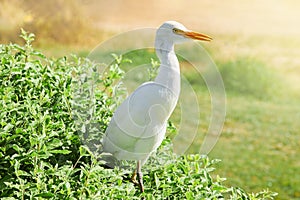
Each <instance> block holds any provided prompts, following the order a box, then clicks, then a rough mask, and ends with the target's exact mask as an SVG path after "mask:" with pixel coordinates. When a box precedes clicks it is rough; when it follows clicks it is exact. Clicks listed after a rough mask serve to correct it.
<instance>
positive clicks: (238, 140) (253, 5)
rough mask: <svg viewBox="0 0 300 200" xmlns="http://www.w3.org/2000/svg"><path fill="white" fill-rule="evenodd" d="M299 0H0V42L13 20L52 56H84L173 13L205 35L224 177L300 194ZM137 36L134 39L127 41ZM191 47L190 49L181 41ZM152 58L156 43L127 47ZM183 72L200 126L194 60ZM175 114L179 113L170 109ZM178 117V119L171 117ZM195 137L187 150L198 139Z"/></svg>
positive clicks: (201, 93) (206, 111)
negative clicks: (218, 87)
mask: <svg viewBox="0 0 300 200" xmlns="http://www.w3.org/2000/svg"><path fill="white" fill-rule="evenodd" d="M299 10H300V2H299V1H296V0H286V1H283V0H279V1H276V2H275V1H271V0H265V1H259V0H252V1H250V0H244V1H237V0H228V1H213V2H212V1H208V0H204V1H196V0H190V1H181V0H175V1H172V2H171V1H167V0H163V1H158V0H156V1H155V0H147V1H146V0H141V1H133V0H127V1H122V0H112V1H104V0H98V1H97V0H51V1H47V0H41V1H34V0H0V42H1V43H9V42H16V43H20V42H21V40H20V39H19V34H20V28H21V27H22V28H24V29H25V30H27V31H30V32H33V33H34V34H35V35H36V41H35V42H34V45H35V47H36V48H38V49H40V50H42V51H43V52H45V54H47V55H49V56H54V57H59V56H64V55H68V54H70V53H75V54H78V55H81V56H86V55H87V54H88V53H89V52H90V51H91V50H92V49H93V48H94V47H95V46H97V45H98V44H99V43H101V42H102V41H105V40H106V39H108V38H110V37H112V36H113V35H115V34H119V33H122V32H124V31H129V30H132V29H137V28H144V27H158V26H159V25H160V24H161V23H162V22H163V21H166V20H176V21H179V22H181V23H183V24H184V25H186V26H187V27H188V28H191V29H193V30H197V31H200V32H203V33H206V34H209V35H211V36H212V37H213V38H214V41H213V42H211V43H206V44H203V46H204V47H205V48H206V49H207V51H208V52H209V54H210V55H211V57H212V59H213V60H214V61H215V62H216V64H217V66H218V67H219V70H220V73H221V75H222V78H223V81H224V84H225V88H226V93H227V115H226V119H225V124H224V127H223V132H222V135H221V137H220V139H219V141H218V143H217V145H216V146H215V148H214V149H213V151H212V152H211V153H210V157H212V158H219V159H222V161H223V162H221V164H220V166H219V168H218V170H217V173H218V174H220V175H221V176H225V177H227V178H228V180H227V183H228V184H229V185H233V186H234V185H236V186H240V187H242V188H245V189H246V190H247V191H253V192H255V191H260V190H261V189H262V188H269V189H270V190H273V191H276V192H278V193H279V196H278V199H300V160H299V154H300V148H299V146H300V134H299V130H300V123H299V122H300V106H299V101H300V94H299V91H300V59H299V55H300V37H299V35H300V26H299V22H300V12H299ZM133 42H134V41H133ZM187 51H188V50H187ZM136 56H140V57H142V58H145V59H146V58H147V59H148V60H149V63H150V57H152V56H153V57H155V55H154V54H153V52H147V51H146V52H144V53H143V54H138V55H137V54H132V55H128V57H129V58H132V59H133V60H134V59H135V58H134V57H136ZM182 66H183V67H182V73H183V74H184V76H185V77H186V78H187V79H188V80H189V82H190V83H192V85H193V88H194V89H195V91H197V96H198V102H200V104H201V116H200V120H201V125H200V127H199V130H198V132H199V135H201V134H202V135H203V134H205V132H206V131H207V129H208V127H207V126H208V123H209V120H210V114H211V113H210V112H211V111H210V94H209V93H208V91H207V89H205V87H203V85H201V84H200V82H201V81H199V77H198V76H199V75H197V74H196V73H194V72H193V68H192V67H190V66H189V65H188V64H186V63H182ZM172 120H173V121H174V122H175V125H176V123H178V122H179V119H178V117H177V116H176V111H175V113H174V115H173V116H172ZM177 125H178V124H177ZM202 139H203V138H201V137H199V138H197V139H196V140H195V141H194V144H193V145H192V146H191V148H190V151H191V152H197V151H198V150H199V148H200V146H201V142H202Z"/></svg>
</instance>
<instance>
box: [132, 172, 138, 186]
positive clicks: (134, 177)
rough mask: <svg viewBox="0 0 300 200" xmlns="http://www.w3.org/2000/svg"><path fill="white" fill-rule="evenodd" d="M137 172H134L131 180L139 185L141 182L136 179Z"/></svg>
mask: <svg viewBox="0 0 300 200" xmlns="http://www.w3.org/2000/svg"><path fill="white" fill-rule="evenodd" d="M136 176H137V174H136V172H133V174H132V176H131V179H130V180H131V182H132V183H134V184H135V185H139V182H138V181H137V180H136Z"/></svg>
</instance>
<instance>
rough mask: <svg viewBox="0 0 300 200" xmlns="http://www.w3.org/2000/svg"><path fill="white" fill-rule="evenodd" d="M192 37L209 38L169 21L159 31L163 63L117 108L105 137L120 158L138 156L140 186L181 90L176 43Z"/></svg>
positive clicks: (158, 49)
mask: <svg viewBox="0 0 300 200" xmlns="http://www.w3.org/2000/svg"><path fill="white" fill-rule="evenodd" d="M189 38H192V39H197V40H204V41H210V40H211V38H210V37H209V36H206V35H203V34H200V33H196V32H192V31H189V30H188V29H186V28H185V27H184V26H183V25H182V24H180V23H178V22H175V21H167V22H165V23H164V24H163V25H161V26H160V27H159V29H158V30H157V32H156V38H155V50H156V54H157V56H158V58H159V59H160V62H161V65H160V67H159V72H158V75H157V77H156V78H155V80H154V81H153V82H146V83H144V84H142V85H141V86H139V87H138V88H137V89H136V90H135V91H134V92H133V93H132V94H131V95H130V96H128V97H127V98H126V99H125V101H124V102H123V103H122V104H121V105H120V106H119V107H118V108H117V110H116V111H115V113H114V115H113V117H112V119H111V121H110V124H109V126H108V128H107V130H106V132H105V136H104V138H103V149H104V151H105V152H109V153H111V154H112V155H113V156H114V157H116V158H117V159H119V160H137V161H138V163H137V171H136V172H135V173H134V176H133V179H134V180H133V181H135V178H136V173H137V174H138V175H139V182H138V184H139V186H140V189H141V191H144V188H143V183H142V173H141V166H142V165H143V164H144V163H145V162H146V161H147V159H148V158H149V156H150V154H151V153H152V152H153V151H155V150H156V149H157V148H158V147H159V146H160V144H161V142H162V140H163V139H164V137H165V132H166V126H167V120H168V119H169V117H170V115H171V114H172V112H173V110H174V108H175V106H176V104H177V100H178V97H179V93H180V68H179V63H178V59H177V57H176V54H175V52H174V44H176V43H179V42H184V41H186V40H188V39H189Z"/></svg>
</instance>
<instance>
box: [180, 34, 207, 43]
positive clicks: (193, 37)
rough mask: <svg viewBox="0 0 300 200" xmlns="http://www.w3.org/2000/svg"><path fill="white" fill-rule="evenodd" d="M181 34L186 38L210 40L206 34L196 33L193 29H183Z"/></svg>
mask: <svg viewBox="0 0 300 200" xmlns="http://www.w3.org/2000/svg"><path fill="white" fill-rule="evenodd" d="M182 35H184V36H185V37H187V38H191V39H194V40H202V41H208V42H209V41H211V40H212V38H211V37H210V36H208V35H205V34H202V33H197V32H194V31H183V33H182Z"/></svg>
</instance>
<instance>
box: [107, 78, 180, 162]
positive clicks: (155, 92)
mask: <svg viewBox="0 0 300 200" xmlns="http://www.w3.org/2000/svg"><path fill="white" fill-rule="evenodd" d="M176 103H177V97H176V95H175V94H174V93H173V92H172V91H171V90H170V89H168V88H166V87H165V86H163V85H161V84H158V83H155V82H147V83H144V84H143V85H141V86H140V87H138V88H137V89H136V90H135V91H134V92H133V93H132V94H131V95H130V96H129V97H127V99H126V100H125V101H124V102H123V103H122V104H121V105H120V106H119V107H118V108H117V110H116V111H115V113H114V115H113V118H112V120H111V122H110V124H109V126H108V128H107V130H106V134H105V137H104V139H103V141H104V142H103V144H104V149H105V150H107V151H108V152H111V153H114V152H116V151H118V152H120V151H124V152H125V151H129V152H134V153H140V154H149V153H150V152H152V151H153V150H154V149H156V148H157V147H158V146H159V145H160V143H161V141H162V139H163V137H164V134H165V130H166V121H167V119H168V118H169V116H170V115H171V113H172V111H173V109H174V108H175V105H176ZM124 159H128V158H124Z"/></svg>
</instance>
